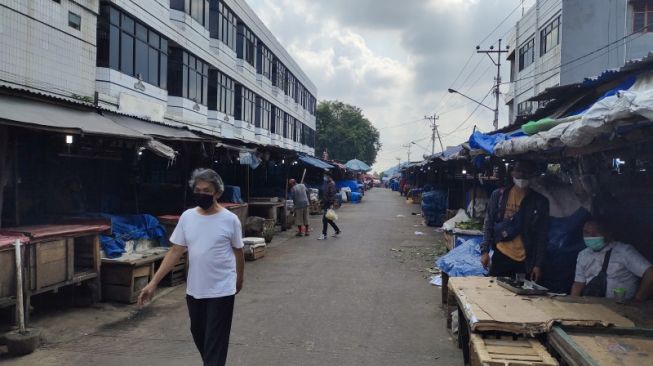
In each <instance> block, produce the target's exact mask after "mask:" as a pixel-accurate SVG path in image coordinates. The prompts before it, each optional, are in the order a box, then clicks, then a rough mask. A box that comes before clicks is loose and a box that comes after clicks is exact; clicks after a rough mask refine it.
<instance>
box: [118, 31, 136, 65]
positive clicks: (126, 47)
mask: <svg viewBox="0 0 653 366" xmlns="http://www.w3.org/2000/svg"><path fill="white" fill-rule="evenodd" d="M120 71H121V72H123V73H125V74H127V75H130V76H134V37H133V36H132V35H131V34H129V33H126V32H124V31H123V32H120Z"/></svg>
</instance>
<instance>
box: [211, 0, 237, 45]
mask: <svg viewBox="0 0 653 366" xmlns="http://www.w3.org/2000/svg"><path fill="white" fill-rule="evenodd" d="M211 4H212V6H213V7H215V5H213V4H214V3H213V2H212V3H211ZM213 14H214V11H212V12H211V15H212V16H213ZM215 17H217V24H216V22H215V21H212V22H211V37H213V38H217V39H219V40H221V41H222V43H224V44H226V45H227V46H228V47H229V48H231V49H232V50H234V51H236V23H237V22H238V20H237V18H236V15H235V14H234V13H233V12H232V11H231V9H229V8H228V7H227V6H225V5H224V4H223V3H222V1H220V2H218V6H217V14H216V15H215Z"/></svg>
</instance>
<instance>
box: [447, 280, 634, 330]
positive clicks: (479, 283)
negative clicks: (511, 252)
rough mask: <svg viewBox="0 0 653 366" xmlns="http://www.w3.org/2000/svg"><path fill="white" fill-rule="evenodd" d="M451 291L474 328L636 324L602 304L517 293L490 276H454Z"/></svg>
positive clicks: (631, 325)
mask: <svg viewBox="0 0 653 366" xmlns="http://www.w3.org/2000/svg"><path fill="white" fill-rule="evenodd" d="M449 291H451V292H453V293H454V294H455V296H456V299H457V301H458V304H459V305H460V306H461V308H462V310H463V311H464V313H465V317H466V318H467V320H468V321H469V325H470V327H471V330H472V331H489V330H495V331H506V332H512V333H519V334H527V335H531V336H533V335H535V334H540V333H546V332H548V331H549V330H550V329H551V327H552V326H553V325H554V324H563V325H580V326H596V325H602V326H609V325H615V326H621V327H633V326H634V324H633V322H632V321H630V320H628V319H626V318H625V317H623V316H621V315H619V314H618V313H616V312H614V311H613V310H610V309H609V308H607V307H606V306H604V305H601V304H580V303H571V302H563V301H557V300H556V299H555V298H550V297H543V296H531V297H529V296H520V295H516V294H514V293H512V292H510V291H508V290H506V289H504V288H503V287H501V286H499V285H498V284H496V283H495V282H494V279H493V278H491V277H454V278H450V279H449Z"/></svg>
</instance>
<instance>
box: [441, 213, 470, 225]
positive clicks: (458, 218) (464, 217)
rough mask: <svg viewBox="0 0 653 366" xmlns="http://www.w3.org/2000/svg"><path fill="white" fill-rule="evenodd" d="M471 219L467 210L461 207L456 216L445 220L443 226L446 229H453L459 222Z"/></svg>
mask: <svg viewBox="0 0 653 366" xmlns="http://www.w3.org/2000/svg"><path fill="white" fill-rule="evenodd" d="M469 219H470V218H469V216H468V215H467V212H465V210H463V209H462V208H461V209H460V210H458V213H456V216H454V217H452V218H450V219H449V220H447V221H445V223H444V224H442V228H443V229H444V230H453V229H454V228H455V227H456V224H457V223H459V222H465V221H469Z"/></svg>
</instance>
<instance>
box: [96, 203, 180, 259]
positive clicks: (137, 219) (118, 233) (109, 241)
mask: <svg viewBox="0 0 653 366" xmlns="http://www.w3.org/2000/svg"><path fill="white" fill-rule="evenodd" d="M90 216H92V217H103V218H107V219H110V220H111V235H100V244H101V245H102V250H103V251H104V253H105V254H106V255H107V256H108V257H109V258H115V257H120V255H122V253H124V252H125V242H127V241H129V240H138V239H152V240H158V241H159V243H160V244H161V245H162V246H167V245H168V242H167V240H166V230H165V228H164V227H163V225H161V223H160V222H159V220H157V219H156V217H154V216H152V215H129V216H118V215H109V214H97V215H90Z"/></svg>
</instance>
